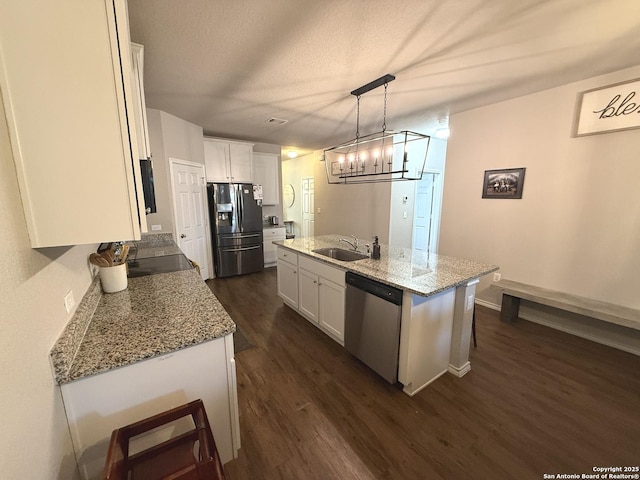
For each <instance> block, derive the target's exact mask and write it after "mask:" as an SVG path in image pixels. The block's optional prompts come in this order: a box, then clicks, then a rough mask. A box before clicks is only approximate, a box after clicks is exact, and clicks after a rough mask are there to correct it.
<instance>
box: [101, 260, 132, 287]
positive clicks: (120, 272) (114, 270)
mask: <svg viewBox="0 0 640 480" xmlns="http://www.w3.org/2000/svg"><path fill="white" fill-rule="evenodd" d="M100 282H101V283H102V291H103V292H105V293H115V292H120V291H122V290H124V289H125V288H127V264H126V263H123V264H121V265H116V266H114V267H100Z"/></svg>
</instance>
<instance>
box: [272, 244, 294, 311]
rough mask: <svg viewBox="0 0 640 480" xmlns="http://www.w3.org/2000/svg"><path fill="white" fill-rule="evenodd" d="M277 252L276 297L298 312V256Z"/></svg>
mask: <svg viewBox="0 0 640 480" xmlns="http://www.w3.org/2000/svg"><path fill="white" fill-rule="evenodd" d="M277 252H278V271H277V277H278V296H279V297H280V298H282V300H284V301H285V303H287V304H288V305H289V306H290V307H291V308H294V309H295V310H298V255H297V254H296V253H293V252H291V251H289V250H285V249H282V248H278V249H277Z"/></svg>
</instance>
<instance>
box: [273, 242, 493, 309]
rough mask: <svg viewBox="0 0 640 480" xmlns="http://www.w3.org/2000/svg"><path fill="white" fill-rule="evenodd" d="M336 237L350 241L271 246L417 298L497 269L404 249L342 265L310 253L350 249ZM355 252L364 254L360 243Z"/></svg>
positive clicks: (385, 247) (388, 249)
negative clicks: (380, 283)
mask: <svg viewBox="0 0 640 480" xmlns="http://www.w3.org/2000/svg"><path fill="white" fill-rule="evenodd" d="M340 238H347V239H348V240H352V237H349V236H344V235H322V236H317V237H309V238H295V239H290V240H280V241H274V242H273V243H274V244H276V245H278V246H280V247H283V248H287V249H289V250H292V251H294V252H296V253H300V254H303V255H307V256H309V257H312V258H314V259H316V260H320V261H322V262H325V263H328V264H331V265H334V266H338V267H340V268H342V269H344V270H346V271H350V272H354V273H357V274H360V275H363V276H365V277H368V278H371V279H373V280H377V281H379V282H382V283H385V284H387V285H392V286H394V287H397V288H401V289H403V290H406V291H410V292H412V293H415V294H417V295H421V296H430V295H435V294H436V293H439V292H442V291H444V290H447V289H449V288H451V287H455V286H458V285H462V284H464V283H466V282H468V281H469V280H471V279H474V278H478V277H481V276H483V275H486V274H488V273H491V272H495V271H496V270H498V269H499V267H498V266H497V265H489V264H483V263H479V262H475V261H473V260H467V259H462V258H455V257H447V256H444V255H436V254H427V253H425V252H418V251H415V250H410V249H407V248H396V247H389V246H388V245H382V244H381V245H380V247H381V248H380V250H381V258H380V259H379V260H373V259H371V258H365V259H363V260H356V261H354V262H343V261H340V260H335V259H333V258H329V257H325V256H324V255H319V254H317V253H314V252H313V250H316V249H318V248H327V247H339V248H344V249H346V250H350V249H351V247H350V246H349V245H348V244H346V243H344V242H340V241H339V239H340ZM359 243H360V246H359V247H358V251H359V252H366V248H365V247H364V244H365V243H367V241H364V240H360V241H359Z"/></svg>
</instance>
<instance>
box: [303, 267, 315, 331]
mask: <svg viewBox="0 0 640 480" xmlns="http://www.w3.org/2000/svg"><path fill="white" fill-rule="evenodd" d="M298 305H299V310H298V311H299V312H300V314H302V315H303V316H305V317H306V318H307V319H308V320H310V321H311V322H313V323H315V324H317V323H318V276H317V275H316V274H314V273H311V272H308V271H307V270H305V269H303V268H300V269H298Z"/></svg>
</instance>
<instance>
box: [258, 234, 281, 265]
mask: <svg viewBox="0 0 640 480" xmlns="http://www.w3.org/2000/svg"><path fill="white" fill-rule="evenodd" d="M285 238H287V229H286V228H284V227H273V228H265V229H264V230H263V231H262V249H263V251H264V266H265V267H272V266H274V265H275V264H276V261H277V260H278V253H277V252H276V246H275V245H274V244H273V242H277V241H279V240H284V239H285Z"/></svg>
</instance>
